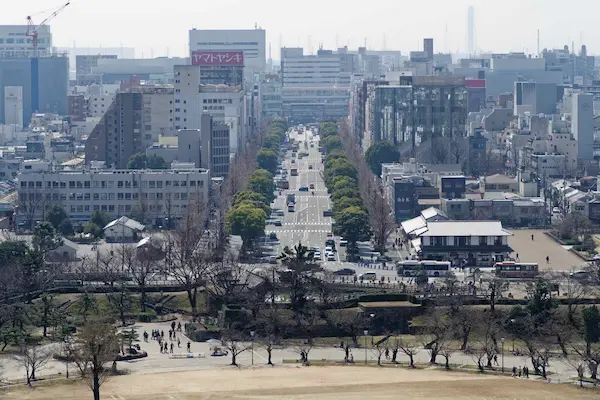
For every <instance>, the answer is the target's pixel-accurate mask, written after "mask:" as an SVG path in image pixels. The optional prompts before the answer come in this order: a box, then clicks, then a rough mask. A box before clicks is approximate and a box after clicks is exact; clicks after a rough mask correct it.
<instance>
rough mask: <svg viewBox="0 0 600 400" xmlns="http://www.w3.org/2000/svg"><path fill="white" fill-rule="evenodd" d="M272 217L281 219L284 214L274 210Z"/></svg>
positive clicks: (281, 211)
mask: <svg viewBox="0 0 600 400" xmlns="http://www.w3.org/2000/svg"><path fill="white" fill-rule="evenodd" d="M273 215H275V216H277V217H283V216H284V215H285V214H284V212H283V210H275V211H273Z"/></svg>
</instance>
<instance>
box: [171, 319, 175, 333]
mask: <svg viewBox="0 0 600 400" xmlns="http://www.w3.org/2000/svg"><path fill="white" fill-rule="evenodd" d="M171 330H172V331H173V332H175V321H173V322H171Z"/></svg>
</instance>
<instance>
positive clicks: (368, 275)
mask: <svg viewBox="0 0 600 400" xmlns="http://www.w3.org/2000/svg"><path fill="white" fill-rule="evenodd" d="M358 279H360V280H361V281H374V280H376V279H377V274H376V273H375V272H365V273H364V274H360V275H359V276H358Z"/></svg>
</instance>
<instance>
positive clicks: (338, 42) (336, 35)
mask: <svg viewBox="0 0 600 400" xmlns="http://www.w3.org/2000/svg"><path fill="white" fill-rule="evenodd" d="M335 48H336V49H339V48H340V35H338V34H337V33H336V34H335Z"/></svg>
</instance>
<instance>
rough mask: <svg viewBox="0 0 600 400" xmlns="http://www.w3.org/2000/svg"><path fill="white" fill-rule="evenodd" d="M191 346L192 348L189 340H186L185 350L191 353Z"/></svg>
mask: <svg viewBox="0 0 600 400" xmlns="http://www.w3.org/2000/svg"><path fill="white" fill-rule="evenodd" d="M191 348H192V344H191V343H190V342H187V352H188V353H191Z"/></svg>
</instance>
